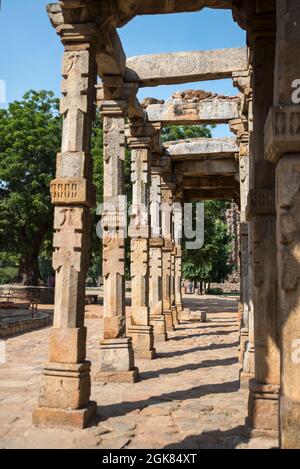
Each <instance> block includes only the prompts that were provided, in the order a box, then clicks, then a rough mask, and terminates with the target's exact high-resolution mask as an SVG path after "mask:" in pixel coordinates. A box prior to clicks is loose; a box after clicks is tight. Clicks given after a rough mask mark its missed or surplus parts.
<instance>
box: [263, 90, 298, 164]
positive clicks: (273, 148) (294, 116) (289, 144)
mask: <svg viewBox="0 0 300 469" xmlns="http://www.w3.org/2000/svg"><path fill="white" fill-rule="evenodd" d="M291 93H292V90H291ZM299 148H300V106H296V105H294V106H278V107H273V108H271V109H270V112H269V115H268V118H267V121H266V124H265V150H266V154H267V158H268V159H269V160H270V161H272V162H273V163H276V162H277V161H278V160H279V159H280V157H281V156H282V155H283V154H287V153H297V152H299Z"/></svg>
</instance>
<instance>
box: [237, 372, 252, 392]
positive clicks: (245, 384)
mask: <svg viewBox="0 0 300 469" xmlns="http://www.w3.org/2000/svg"><path fill="white" fill-rule="evenodd" d="M251 379H254V374H252V373H246V372H245V371H243V370H240V388H241V389H249V381H250V380H251Z"/></svg>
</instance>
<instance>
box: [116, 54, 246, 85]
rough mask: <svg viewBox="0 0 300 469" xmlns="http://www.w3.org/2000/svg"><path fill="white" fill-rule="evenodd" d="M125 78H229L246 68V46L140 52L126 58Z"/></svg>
mask: <svg viewBox="0 0 300 469" xmlns="http://www.w3.org/2000/svg"><path fill="white" fill-rule="evenodd" d="M126 66H127V68H126V72H125V81H128V82H130V81H137V82H139V83H140V86H156V85H161V84H176V83H185V82H193V81H201V80H215V79H219V78H230V77H231V76H232V73H233V72H237V71H243V70H247V69H248V54H247V49H245V48H243V47H241V48H237V49H220V50H210V51H195V52H174V53H170V54H153V55H141V56H138V57H132V58H130V59H127V62H126Z"/></svg>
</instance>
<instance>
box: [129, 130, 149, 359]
mask: <svg viewBox="0 0 300 469" xmlns="http://www.w3.org/2000/svg"><path fill="white" fill-rule="evenodd" d="M145 127H146V126H145ZM143 128H144V126H143V124H140V125H138V124H137V123H132V125H129V126H128V130H127V132H128V133H127V135H128V138H127V142H128V145H129V147H130V149H131V168H132V170H131V181H132V214H131V223H130V228H129V234H130V237H131V325H130V327H129V329H128V334H129V335H130V336H131V337H132V343H133V348H134V352H135V356H136V357H138V358H150V359H152V358H155V349H154V334H153V326H152V325H150V309H149V237H150V226H149V223H150V220H149V215H150V213H149V192H150V191H149V185H150V165H151V149H152V138H151V137H149V136H147V127H146V128H145V133H144V132H143ZM145 135H146V136H145Z"/></svg>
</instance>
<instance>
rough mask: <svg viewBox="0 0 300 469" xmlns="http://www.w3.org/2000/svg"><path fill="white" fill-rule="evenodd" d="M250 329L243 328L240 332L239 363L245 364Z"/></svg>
mask: <svg viewBox="0 0 300 469" xmlns="http://www.w3.org/2000/svg"><path fill="white" fill-rule="evenodd" d="M248 335H249V333H248V329H246V328H242V329H241V331H240V345H239V363H241V364H242V363H243V362H244V354H245V352H246V345H247V342H248Z"/></svg>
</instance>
